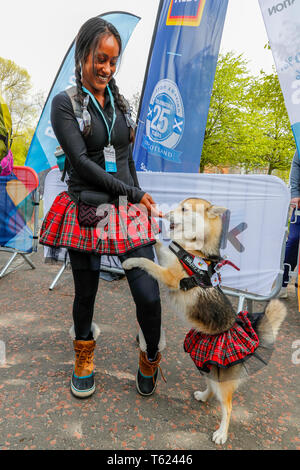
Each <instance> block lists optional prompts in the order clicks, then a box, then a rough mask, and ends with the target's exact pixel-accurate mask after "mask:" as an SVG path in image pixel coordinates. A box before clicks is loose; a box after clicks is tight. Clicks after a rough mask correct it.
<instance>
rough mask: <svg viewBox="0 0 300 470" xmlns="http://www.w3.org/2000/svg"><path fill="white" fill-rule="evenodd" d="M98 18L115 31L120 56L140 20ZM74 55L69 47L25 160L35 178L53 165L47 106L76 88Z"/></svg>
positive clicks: (128, 16)
mask: <svg viewBox="0 0 300 470" xmlns="http://www.w3.org/2000/svg"><path fill="white" fill-rule="evenodd" d="M100 16H101V18H103V19H105V20H106V21H109V22H110V23H112V24H113V25H114V26H115V27H116V28H117V30H118V31H119V34H120V36H121V39H122V47H123V52H124V49H125V47H126V45H127V43H128V41H129V39H130V36H131V34H132V33H133V31H134V28H135V27H136V25H137V23H138V22H139V20H140V18H139V17H137V16H135V15H132V14H131V13H125V12H111V13H106V14H104V15H100ZM74 52H75V42H73V43H72V45H71V47H70V49H69V51H68V52H67V54H66V57H65V59H64V61H63V63H62V66H61V68H60V70H59V72H58V74H57V77H56V79H55V81H54V84H53V86H52V89H51V91H50V93H49V96H48V99H47V101H46V104H45V106H44V109H43V112H42V114H41V117H40V120H39V122H38V125H37V128H36V130H35V133H34V136H33V139H32V142H31V145H30V148H29V151H28V154H27V157H26V162H25V166H29V167H31V168H33V169H34V170H35V171H36V172H37V173H38V174H39V173H41V172H42V171H44V170H48V169H49V168H53V167H54V166H56V165H57V160H56V157H55V156H54V152H55V149H56V147H57V146H58V145H59V144H58V142H57V140H56V137H55V135H54V132H53V129H52V127H51V122H50V112H51V103H52V99H53V98H54V96H55V95H57V94H58V93H60V92H61V91H63V90H65V89H66V88H70V87H71V86H74V85H76V82H75V73H74V72H75V60H74Z"/></svg>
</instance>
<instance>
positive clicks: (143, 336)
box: [40, 17, 162, 397]
mask: <svg viewBox="0 0 300 470" xmlns="http://www.w3.org/2000/svg"><path fill="white" fill-rule="evenodd" d="M121 51H122V44H121V39H120V36H119V34H118V32H117V30H116V29H115V27H114V26H113V25H112V24H110V23H107V22H106V21H104V20H103V19H101V18H98V17H96V18H91V19H90V20H88V21H87V22H86V23H85V24H84V25H83V26H82V27H81V29H80V31H79V33H78V36H77V39H76V48H75V67H76V70H75V75H76V89H75V92H76V93H75V94H76V100H77V103H79V105H80V108H81V111H82V119H81V118H79V117H78V116H77V117H76V116H75V113H74V107H73V105H72V102H71V100H70V97H69V96H70V94H68V93H67V92H62V93H60V94H58V95H57V96H55V98H54V99H53V102H52V110H51V122H52V127H53V130H54V132H55V135H56V137H57V139H58V141H59V143H60V145H61V147H62V149H63V150H64V152H65V155H66V160H67V162H68V167H67V168H68V170H67V174H68V179H67V184H68V192H64V193H61V194H59V195H58V196H57V198H56V200H55V201H54V203H53V205H52V207H51V209H50V211H49V212H48V214H47V216H46V218H45V220H44V222H43V225H42V228H41V238H40V242H41V243H42V244H44V245H50V246H54V247H59V246H64V247H66V248H68V252H69V256H70V262H71V267H72V273H73V278H74V284H75V299H74V304H73V320H74V331H75V339H74V350H75V367H74V371H73V374H72V379H71V391H72V393H73V395H75V396H77V397H86V396H89V395H91V394H92V393H93V392H94V391H95V383H94V372H93V357H94V349H95V344H96V338H97V336H98V329H97V327H96V325H95V324H94V323H92V318H93V312H94V303H95V297H96V293H97V289H98V282H99V271H100V258H101V254H111V255H117V256H119V259H120V260H121V262H123V261H124V260H125V259H127V258H128V257H132V256H137V257H146V258H149V259H153V258H154V254H153V247H152V244H153V243H155V237H154V234H155V233H157V231H158V228H157V226H156V225H155V226H154V228H153V227H151V225H153V224H151V219H149V217H148V215H150V212H151V209H153V205H155V203H154V201H153V199H152V197H151V196H150V195H149V194H147V193H145V192H144V191H142V190H141V188H140V187H139V184H138V179H137V175H136V171H135V166H134V162H133V159H132V155H131V141H132V135H133V132H132V129H130V128H129V127H128V126H129V123H130V119H128V109H127V108H128V106H127V103H126V101H125V100H124V98H123V97H122V96H121V95H120V94H119V90H118V87H117V85H116V82H115V79H114V78H113V75H114V73H115V71H116V66H117V62H118V60H119V58H120V55H121ZM87 100H88V104H87ZM103 193H104V196H108V197H109V199H110V201H115V200H117V199H118V198H119V197H120V196H122V197H123V198H124V197H126V198H127V200H128V201H129V202H128V206H124V205H123V206H122V207H121V206H117V205H116V204H115V203H113V204H110V205H109V208H110V209H109V211H108V212H109V215H108V213H107V212H106V213H105V216H108V217H106V218H104V220H105V223H104V224H102V229H103V230H101V229H99V224H98V229H97V228H95V227H87V226H84V223H81V225H80V224H79V222H78V218H79V219H80V217H81V214H82V207H83V208H84V209H86V207H88V208H90V207H91V206H89V205H86V204H85V203H86V202H87V201H86V200H85V199H84V197H83V196H84V195H85V197H86V194H88V195H91V194H92V196H93V197H94V196H96V199H97V195H100V199H101V197H102V196H103ZM101 194H102V196H101ZM137 203H139V204H140V208H142V211H140V217H139V220H138V221H136V220H135V217H134V213H135V212H136V211H135V204H137ZM124 208H125V209H129V212H127V214H128V218H127V219H126V217H127V216H126V210H125V211H124ZM143 209H144V211H146V217H145V216H144V217H143ZM154 210H155V209H154ZM130 213H131V214H133V216H130ZM152 213H153V212H152ZM144 215H145V214H144ZM154 215H160V214H158V213H157V211H156V212H154ZM99 220H100V221H101V218H100V219H99ZM126 220H127V222H126ZM141 220H142V221H143V223H142V224H141ZM107 221H109V222H110V224H108V225H109V227H108V231H107V224H106V222H107ZM100 225H101V223H100ZM104 225H106V227H103V226H104ZM129 226H130V229H129ZM112 227H113V228H112ZM115 227H117V228H118V230H117V232H118V233H116V232H115ZM120 227H121V228H120ZM124 227H125V229H126V228H128V231H126V230H125V231H124ZM132 227H133V228H134V230H132ZM151 228H153V231H154V234H152V233H150V232H152V230H151ZM138 230H139V232H138ZM127 232H128V233H127ZM137 232H138V233H137ZM120 235H121V236H120ZM126 276H127V279H128V282H129V286H130V290H131V293H132V295H133V298H134V301H135V304H136V313H137V320H138V323H139V325H140V332H139V340H140V347H141V350H140V359H139V368H138V372H137V378H136V385H137V390H138V392H139V393H140V394H142V395H151V394H152V393H153V392H154V390H155V388H156V382H157V375H158V367H159V362H160V360H161V354H160V351H161V350H162V341H160V336H161V305H160V295H159V288H158V285H157V283H156V281H154V280H153V279H152V278H151V277H150V276H149V275H148V274H146V273H145V272H144V271H142V270H139V269H134V270H132V271H128V272H126ZM143 344H144V347H142V345H143ZM142 349H143V350H142Z"/></svg>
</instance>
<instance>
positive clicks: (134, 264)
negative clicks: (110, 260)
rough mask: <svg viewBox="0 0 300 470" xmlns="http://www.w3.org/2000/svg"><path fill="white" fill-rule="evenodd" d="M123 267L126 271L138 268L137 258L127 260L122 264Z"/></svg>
mask: <svg viewBox="0 0 300 470" xmlns="http://www.w3.org/2000/svg"><path fill="white" fill-rule="evenodd" d="M122 266H123V268H124V269H126V270H129V269H133V268H137V267H138V263H137V260H136V258H129V259H126V260H125V261H124V262H123V263H122Z"/></svg>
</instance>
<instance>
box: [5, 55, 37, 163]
mask: <svg viewBox="0 0 300 470" xmlns="http://www.w3.org/2000/svg"><path fill="white" fill-rule="evenodd" d="M31 90H32V85H31V81H30V75H29V74H28V72H27V70H25V69H24V68H22V67H20V66H18V65H17V64H15V63H14V62H13V61H12V60H8V59H4V58H2V57H0V94H2V96H3V98H4V99H5V101H6V103H7V106H8V108H9V110H10V113H11V117H12V122H13V126H12V127H13V135H12V137H13V145H12V151H13V154H14V162H15V164H18V165H23V164H24V163H25V159H26V155H27V152H28V148H29V146H30V141H31V139H32V136H33V129H34V127H35V125H36V122H37V118H38V116H39V114H40V112H41V110H42V106H43V103H44V96H43V94H42V93H38V94H36V95H32V93H31Z"/></svg>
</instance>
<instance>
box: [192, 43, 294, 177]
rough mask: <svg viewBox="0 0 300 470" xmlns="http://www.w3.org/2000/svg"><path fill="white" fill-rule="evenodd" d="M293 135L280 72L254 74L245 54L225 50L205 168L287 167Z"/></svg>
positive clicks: (202, 165)
mask: <svg viewBox="0 0 300 470" xmlns="http://www.w3.org/2000/svg"><path fill="white" fill-rule="evenodd" d="M294 151H295V144H294V139H293V135H292V131H291V126H290V122H289V118H288V115H287V111H286V108H285V104H284V99H283V96H282V93H281V89H280V84H279V80H278V77H277V75H276V74H275V73H273V74H270V75H266V74H265V73H264V72H261V73H260V75H259V77H253V76H251V74H250V73H249V70H248V68H247V61H245V60H244V59H243V57H242V55H238V56H235V55H234V53H233V52H228V53H227V54H225V55H220V57H219V61H218V65H217V70H216V76H215V81H214V87H213V92H212V97H211V104H210V109H209V115H208V120H207V126H206V131H205V139H204V146H203V151H202V156H201V162H200V171H201V172H202V171H204V168H205V167H206V166H214V167H224V166H230V167H233V168H235V169H236V170H238V171H243V172H245V173H248V172H250V171H254V170H255V171H258V172H267V173H268V174H271V173H272V172H273V171H274V170H275V169H276V170H282V171H285V170H288V169H289V167H290V164H291V159H292V157H293V153H294Z"/></svg>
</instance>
